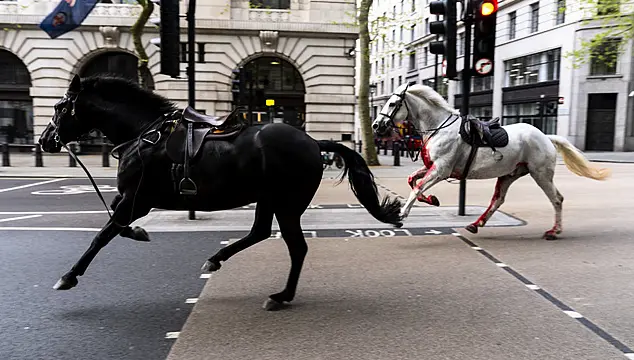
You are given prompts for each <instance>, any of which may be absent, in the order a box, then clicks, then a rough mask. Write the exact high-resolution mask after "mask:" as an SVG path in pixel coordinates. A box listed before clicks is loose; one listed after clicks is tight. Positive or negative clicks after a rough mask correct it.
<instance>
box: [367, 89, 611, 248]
mask: <svg viewBox="0 0 634 360" xmlns="http://www.w3.org/2000/svg"><path fill="white" fill-rule="evenodd" d="M405 119H409V121H411V122H413V123H414V124H415V126H416V128H417V130H418V131H419V132H421V133H424V134H425V136H424V139H423V149H422V151H421V158H422V160H423V162H424V164H425V167H424V168H421V169H420V170H417V171H416V172H414V173H412V174H411V175H410V176H409V178H408V183H409V185H410V187H412V191H411V193H410V195H409V198H408V199H407V202H406V203H405V206H403V208H402V210H401V217H402V218H403V219H405V218H406V217H407V216H408V215H409V212H410V210H411V208H412V206H413V205H414V201H415V200H416V199H417V198H418V200H419V201H423V202H426V203H428V204H431V205H435V206H439V205H440V204H439V202H438V200H437V199H436V197H435V196H433V195H431V196H424V195H423V193H424V192H425V191H426V190H428V189H429V188H431V187H432V186H434V185H435V184H436V183H438V182H440V181H442V180H445V179H447V178H454V179H461V178H462V177H463V176H464V169H465V167H466V164H467V162H468V160H469V155H470V153H471V150H472V146H471V145H469V144H468V143H467V142H466V141H465V140H463V139H464V138H463V137H461V135H460V133H459V131H460V128H461V126H465V129H469V128H470V127H471V126H473V125H476V126H477V125H478V124H479V123H478V121H477V120H476V122H474V123H471V122H470V121H468V120H465V118H463V117H461V116H460V112H459V111H458V110H456V109H453V108H452V107H451V106H450V105H449V104H448V103H447V102H446V101H445V99H444V98H443V97H442V96H440V95H439V94H438V93H437V92H436V91H434V90H433V89H432V88H430V87H429V86H425V85H419V84H416V85H411V86H409V85H407V84H405V85H401V86H399V88H398V89H396V92H395V93H394V94H392V96H391V97H390V99H389V100H388V102H387V103H386V104H385V106H384V107H383V109H382V110H381V112H380V114H379V115H378V116H377V118H376V119H375V120H374V122H373V123H372V128H373V129H374V132H375V134H376V135H378V136H384V135H386V134H388V133H389V132H390V131H392V130H394V128H395V127H396V123H400V122H402V121H404V120H405ZM501 128H502V129H504V130H505V131H506V134H507V136H508V143H506V144H504V143H503V144H501V145H500V147H496V149H495V150H496V151H493V149H492V148H491V147H488V146H489V145H484V146H481V147H478V148H477V150H476V151H475V153H474V158H473V159H472V163H471V166H470V167H467V171H468V173H467V176H466V179H491V178H497V183H496V185H495V191H494V194H493V198H492V199H491V203H490V205H489V207H488V208H487V209H486V211H485V212H484V213H483V214H482V215H481V216H480V218H479V219H478V220H476V221H475V222H474V223H472V224H470V225H468V226H467V227H466V229H467V230H468V231H470V232H472V233H477V232H478V227H483V226H484V225H485V224H486V222H487V221H488V220H489V218H491V216H492V215H493V213H494V212H495V211H496V210H497V209H498V208H499V207H500V205H502V204H503V203H504V198H505V196H506V193H507V191H508V189H509V186H511V184H512V183H513V182H514V181H515V180H517V179H519V178H521V177H522V176H524V175H527V174H530V175H531V177H532V178H533V179H534V180H535V182H536V183H537V185H539V187H540V188H541V189H542V190H543V191H544V193H545V194H546V196H547V197H548V199H549V200H550V202H551V203H552V205H553V207H554V209H555V225H554V226H553V228H552V229H550V230H548V231H546V232H545V233H544V236H543V237H544V238H545V239H548V240H554V239H556V238H557V237H556V235H557V234H560V233H561V231H562V223H561V212H562V203H563V200H564V197H563V196H562V195H561V193H560V192H559V190H557V188H556V187H555V184H554V183H553V177H554V174H555V165H556V161H557V152H559V153H561V155H562V157H563V160H564V162H565V164H566V166H567V167H568V169H569V170H570V171H572V172H573V173H574V174H577V175H579V176H584V177H588V178H591V179H595V180H604V179H606V178H608V177H609V176H610V171H609V169H596V168H593V167H592V166H591V164H590V163H589V162H588V161H587V160H586V159H585V157H584V156H583V155H582V153H581V152H580V151H579V150H578V149H577V148H575V147H574V146H573V145H572V144H571V143H570V142H569V141H568V140H567V139H565V138H563V137H561V136H556V135H545V134H544V133H542V132H541V131H540V130H539V129H538V128H536V127H534V126H532V125H530V124H525V123H517V124H512V125H506V126H502V127H501ZM467 131H469V130H467ZM497 131H500V130H497ZM501 132H502V133H503V132H504V131H501ZM498 135H500V134H498ZM502 136H504V135H502ZM493 145H495V143H493ZM419 179H422V181H420V183H418V184H417V181H418V180H419Z"/></svg>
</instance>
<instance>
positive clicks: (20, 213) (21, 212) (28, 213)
mask: <svg viewBox="0 0 634 360" xmlns="http://www.w3.org/2000/svg"><path fill="white" fill-rule="evenodd" d="M106 213H108V212H107V211H106V210H77V211H0V215H78V214H106Z"/></svg>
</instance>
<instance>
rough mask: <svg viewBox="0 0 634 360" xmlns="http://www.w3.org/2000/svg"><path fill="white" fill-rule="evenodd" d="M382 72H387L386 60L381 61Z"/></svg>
mask: <svg viewBox="0 0 634 360" xmlns="http://www.w3.org/2000/svg"><path fill="white" fill-rule="evenodd" d="M381 72H385V58H382V59H381Z"/></svg>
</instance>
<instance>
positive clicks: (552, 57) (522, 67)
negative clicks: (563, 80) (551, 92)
mask: <svg viewBox="0 0 634 360" xmlns="http://www.w3.org/2000/svg"><path fill="white" fill-rule="evenodd" d="M560 58H561V49H559V48H558V49H554V50H548V51H544V52H541V53H537V54H532V55H528V56H523V57H521V58H516V59H511V60H508V61H505V62H504V68H505V77H506V78H505V86H519V85H526V84H536V83H539V82H543V81H552V80H559V64H560Z"/></svg>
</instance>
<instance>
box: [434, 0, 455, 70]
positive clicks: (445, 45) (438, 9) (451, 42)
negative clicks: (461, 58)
mask: <svg viewBox="0 0 634 360" xmlns="http://www.w3.org/2000/svg"><path fill="white" fill-rule="evenodd" d="M429 11H430V12H431V13H432V14H434V15H442V16H443V19H442V20H441V21H432V22H430V23H429V32H430V33H432V34H436V35H442V37H443V39H442V41H432V42H431V43H430V44H429V52H430V53H432V54H437V55H443V56H444V58H445V60H446V62H447V69H446V77H447V78H449V79H455V78H456V77H457V76H458V73H457V71H456V22H457V16H456V0H437V1H432V2H430V3H429Z"/></svg>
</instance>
